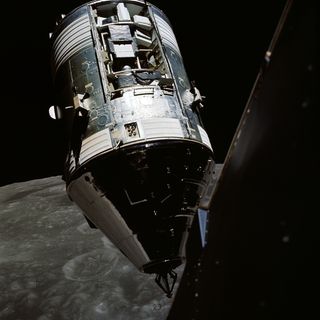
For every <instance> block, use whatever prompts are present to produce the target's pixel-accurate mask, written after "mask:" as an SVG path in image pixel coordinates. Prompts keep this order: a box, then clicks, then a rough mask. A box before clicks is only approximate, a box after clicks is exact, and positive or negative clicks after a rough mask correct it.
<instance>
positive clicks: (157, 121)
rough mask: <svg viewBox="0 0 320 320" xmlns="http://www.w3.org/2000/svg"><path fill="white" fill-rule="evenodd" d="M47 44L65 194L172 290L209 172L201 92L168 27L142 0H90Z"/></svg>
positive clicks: (208, 189)
mask: <svg viewBox="0 0 320 320" xmlns="http://www.w3.org/2000/svg"><path fill="white" fill-rule="evenodd" d="M51 41H52V72H53V78H54V86H55V94H56V96H55V99H56V101H55V102H56V105H57V106H58V107H56V108H55V110H51V111H52V112H53V113H54V114H55V115H56V116H59V117H63V120H64V122H65V124H66V136H67V137H66V139H67V140H68V146H69V150H68V154H67V158H66V167H65V172H64V178H65V180H66V185H67V193H68V195H69V196H70V198H71V199H72V200H73V201H74V202H75V203H76V204H77V205H78V206H79V207H80V208H81V209H82V211H83V213H84V215H85V217H86V218H87V220H88V222H89V224H90V225H91V226H96V227H97V228H99V229H100V230H101V231H102V232H103V233H104V234H105V235H106V236H107V237H108V238H109V239H110V240H111V241H112V242H113V243H114V244H115V246H117V248H119V250H121V252H122V253H123V254H124V255H125V256H126V257H127V258H128V259H129V260H130V261H131V262H132V263H133V264H134V265H135V266H136V267H137V268H138V269H139V270H141V271H143V272H146V273H155V274H156V275H157V276H156V281H157V283H158V284H159V285H160V287H162V289H163V290H164V291H165V292H166V293H167V295H168V296H170V295H171V293H172V290H173V285H174V283H175V280H176V274H175V272H174V271H173V269H175V268H176V267H177V266H179V265H180V264H181V263H182V262H183V261H184V259H185V243H186V240H187V237H188V232H189V229H190V226H191V224H192V221H193V218H194V215H195V214H196V213H197V210H198V208H199V207H203V208H205V207H206V206H207V205H208V201H209V199H210V196H211V193H212V172H213V170H214V161H213V152H212V148H211V145H210V141H209V138H208V135H207V133H206V131H205V130H204V128H203V126H202V124H201V120H200V117H199V108H200V107H202V105H201V101H202V99H201V95H200V94H199V91H198V90H197V89H196V88H195V87H194V86H193V85H192V84H191V83H190V82H189V80H188V77H187V74H186V71H185V69H184V66H183V61H182V57H181V53H180V50H179V47H178V44H177V41H176V38H175V36H174V33H173V31H172V29H171V26H170V23H169V21H168V19H167V17H166V16H165V15H164V14H163V12H162V11H161V10H159V9H158V8H157V7H155V6H154V5H152V4H149V3H146V2H145V1H142V0H135V1H129V0H128V1H122V2H119V1H93V2H89V3H87V4H84V5H81V6H80V7H78V8H76V9H75V10H73V11H72V12H71V13H69V14H68V15H66V16H65V17H64V18H63V19H62V20H61V21H60V22H59V23H58V24H57V27H56V30H55V31H54V32H53V34H52V36H51ZM58 110H59V112H57V111H58ZM54 111H56V112H54Z"/></svg>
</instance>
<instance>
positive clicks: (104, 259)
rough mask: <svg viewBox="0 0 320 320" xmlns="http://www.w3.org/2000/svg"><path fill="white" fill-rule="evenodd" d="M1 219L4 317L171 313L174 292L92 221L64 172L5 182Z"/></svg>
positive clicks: (0, 310)
mask: <svg viewBox="0 0 320 320" xmlns="http://www.w3.org/2000/svg"><path fill="white" fill-rule="evenodd" d="M0 219H1V224H0V292H1V294H0V319H1V320H2V319H5V320H25V319H28V320H34V319H35V320H53V319H57V320H62V319H65V320H71V319H75V320H102V319H103V320H106V319H110V320H120V319H121V320H122V319H126V320H127V319H130V320H134V319H139V320H141V319H146V320H153V319H166V317H167V315H168V313H169V309H170V306H171V303H172V301H173V298H171V299H168V298H167V297H166V296H165V294H164V293H163V292H162V291H161V289H160V288H159V287H158V286H157V285H156V283H155V282H154V275H148V274H143V273H141V272H139V271H138V270H136V268H135V267H134V266H133V265H132V264H131V262H130V261H128V260H127V258H125V257H124V256H123V255H122V253H120V252H119V251H118V249H117V248H116V247H115V246H113V244H112V243H111V242H110V241H109V240H108V239H107V238H106V237H105V236H104V235H103V234H102V233H101V232H100V231H99V230H96V229H91V228H90V227H89V226H88V225H87V222H86V221H85V219H84V217H83V215H82V214H81V211H80V209H78V207H76V206H75V205H74V204H73V203H72V202H71V201H70V200H69V199H68V197H67V195H66V192H65V184H64V182H63V181H62V180H61V177H50V178H44V179H38V180H32V181H27V182H20V183H14V184H10V185H7V186H4V187H1V188H0ZM183 268H184V266H180V267H179V268H178V269H176V271H177V272H178V276H179V278H181V275H182V272H183ZM177 287H178V285H176V288H175V290H176V289H177Z"/></svg>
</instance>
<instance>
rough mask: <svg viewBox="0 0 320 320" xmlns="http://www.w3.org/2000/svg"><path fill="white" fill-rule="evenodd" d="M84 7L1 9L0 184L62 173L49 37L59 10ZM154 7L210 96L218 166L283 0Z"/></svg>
mask: <svg viewBox="0 0 320 320" xmlns="http://www.w3.org/2000/svg"><path fill="white" fill-rule="evenodd" d="M84 2H85V1H75V0H72V1H66V0H64V1H62V0H56V1H50V2H45V1H43V2H42V4H41V5H40V4H39V2H27V1H24V2H21V3H20V2H19V1H18V2H13V1H11V2H9V3H6V4H5V5H4V6H3V5H2V15H3V18H2V20H1V43H2V45H1V83H2V85H1V87H2V90H1V126H0V128H1V132H0V134H1V135H0V136H1V143H0V150H1V151H0V157H1V158H0V159H1V180H0V185H4V184H8V183H12V182H17V181H26V180H30V179H36V178H42V177H48V176H52V175H61V174H62V167H63V161H64V154H63V151H64V146H65V142H66V141H65V138H64V137H63V134H62V132H63V131H62V125H61V123H59V122H57V121H53V120H51V119H50V118H49V116H48V108H49V106H50V105H51V104H52V103H53V94H52V83H51V75H50V65H49V56H50V47H49V33H50V32H52V31H53V29H54V25H55V21H56V18H57V17H58V16H59V14H60V13H68V12H69V11H70V10H72V9H73V8H75V7H77V6H79V5H81V4H82V3H84ZM151 3H153V4H155V5H156V6H158V7H159V8H161V9H162V10H163V11H164V12H165V14H166V15H167V16H168V18H169V19H170V21H171V23H172V25H173V30H174V32H175V34H176V38H177V41H178V44H179V46H180V49H181V52H182V55H183V58H184V64H185V67H186V70H187V73H188V75H189V78H190V79H191V80H195V81H196V84H197V87H198V88H199V89H200V91H201V93H202V95H204V96H206V100H205V110H204V112H203V121H204V124H205V127H206V129H207V132H208V134H209V136H210V139H211V142H212V145H213V148H214V152H215V160H216V162H218V163H221V162H223V160H224V157H225V155H226V152H227V150H228V147H229V144H230V142H231V139H232V136H233V134H234V131H235V129H236V127H237V125H238V122H239V119H240V117H241V114H242V111H243V109H244V107H245V104H246V102H247V99H248V97H249V94H250V91H251V88H252V86H253V83H254V81H255V78H256V76H257V73H258V71H259V68H260V65H261V63H262V60H263V57H264V53H265V51H266V49H267V48H268V45H269V43H270V41H271V38H272V35H273V33H274V30H275V28H276V25H277V23H278V20H279V17H280V15H281V12H282V9H283V7H284V4H285V1H284V0H282V1H280V0H269V1H234V2H230V1H212V2H209V1H177V0H171V1H169V0H157V1H156V0H154V1H151ZM209 4H210V7H209ZM211 8H212V9H211Z"/></svg>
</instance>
